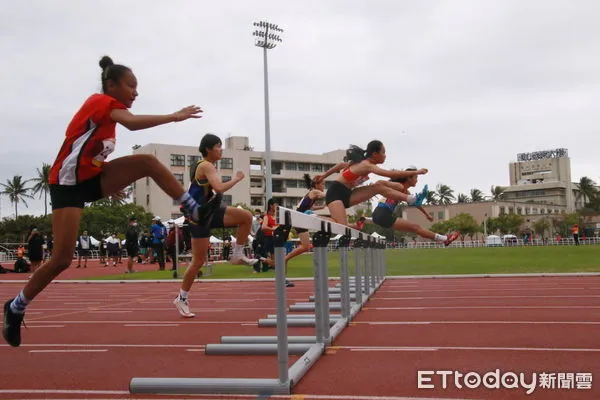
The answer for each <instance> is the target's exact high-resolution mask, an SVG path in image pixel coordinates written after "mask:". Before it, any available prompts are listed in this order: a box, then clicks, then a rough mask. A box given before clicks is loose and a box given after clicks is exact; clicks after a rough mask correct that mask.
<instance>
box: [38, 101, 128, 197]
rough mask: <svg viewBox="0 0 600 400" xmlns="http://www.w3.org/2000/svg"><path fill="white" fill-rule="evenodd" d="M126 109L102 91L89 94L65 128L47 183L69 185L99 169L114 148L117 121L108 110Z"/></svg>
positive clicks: (94, 173)
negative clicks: (61, 143)
mask: <svg viewBox="0 0 600 400" xmlns="http://www.w3.org/2000/svg"><path fill="white" fill-rule="evenodd" d="M116 108H119V109H127V107H126V106H124V105H123V104H122V103H121V102H119V101H118V100H116V99H115V98H113V97H110V96H107V95H105V94H93V95H91V96H90V97H89V98H88V99H87V100H86V101H85V103H83V105H82V106H81V108H80V109H79V111H77V114H75V116H74V117H73V119H72V120H71V123H70V124H69V126H68V127H67V132H66V138H65V141H64V142H63V145H62V147H61V148H60V152H59V153H58V156H57V157H56V161H54V165H52V169H51V170H50V179H49V182H50V184H53V185H56V184H58V185H68V186H73V185H76V184H78V183H79V182H82V181H85V180H87V179H90V178H93V177H94V176H96V175H98V174H99V173H100V172H102V165H103V164H104V160H105V159H106V157H107V156H108V155H109V154H110V153H112V152H113V150H114V149H115V138H116V135H115V131H116V125H117V123H116V122H115V121H113V120H112V119H111V117H110V113H111V111H112V110H114V109H116Z"/></svg>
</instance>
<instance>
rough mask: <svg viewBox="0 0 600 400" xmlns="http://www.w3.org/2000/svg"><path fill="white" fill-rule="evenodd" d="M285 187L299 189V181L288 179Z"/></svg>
mask: <svg viewBox="0 0 600 400" xmlns="http://www.w3.org/2000/svg"><path fill="white" fill-rule="evenodd" d="M285 187H287V188H290V189H292V188H297V187H298V181H297V180H295V179H288V180H286V181H285Z"/></svg>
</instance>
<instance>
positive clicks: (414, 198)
mask: <svg viewBox="0 0 600 400" xmlns="http://www.w3.org/2000/svg"><path fill="white" fill-rule="evenodd" d="M415 201H417V196H416V195H414V194H409V195H408V199H406V202H407V203H408V204H415Z"/></svg>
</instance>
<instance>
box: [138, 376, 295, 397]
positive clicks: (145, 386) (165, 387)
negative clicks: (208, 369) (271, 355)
mask: <svg viewBox="0 0 600 400" xmlns="http://www.w3.org/2000/svg"><path fill="white" fill-rule="evenodd" d="M129 392H130V393H133V394H137V393H144V394H259V395H275V394H286V395H287V394H290V393H291V385H290V382H289V381H288V382H280V381H279V380H278V379H248V378H132V379H131V382H130V383H129Z"/></svg>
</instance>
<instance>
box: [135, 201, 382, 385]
mask: <svg viewBox="0 0 600 400" xmlns="http://www.w3.org/2000/svg"><path fill="white" fill-rule="evenodd" d="M277 217H278V218H277V219H278V223H279V227H278V228H277V230H276V231H275V235H274V236H275V265H276V268H275V288H276V297H277V313H276V314H274V315H269V318H268V320H266V322H267V323H268V324H269V325H274V326H276V327H277V336H254V337H243V336H231V337H222V338H221V344H220V345H210V344H207V346H206V349H207V350H208V351H207V354H208V353H212V354H277V364H278V378H276V379H253V378H252V379H251V378H133V379H132V380H131V381H130V385H129V390H130V392H131V393H145V394H148V393H153V394H259V395H278V394H291V390H292V387H293V386H294V385H295V384H296V383H298V381H299V380H300V379H301V378H302V377H303V376H304V374H306V372H307V371H308V370H309V369H310V368H311V367H312V365H314V363H315V362H317V360H318V359H319V358H320V357H321V355H322V354H324V352H325V349H326V347H327V346H328V345H329V344H330V343H331V342H332V341H333V340H334V339H335V338H336V337H337V336H338V335H339V333H340V332H341V331H342V329H344V327H346V326H348V324H349V322H350V321H351V320H352V319H353V318H354V316H355V315H356V314H357V313H358V312H359V311H360V310H361V309H362V306H363V305H364V303H365V302H367V301H368V299H369V297H370V295H371V294H372V293H373V292H374V290H376V289H377V288H378V287H379V286H380V285H381V284H382V282H383V279H380V280H379V279H378V280H377V282H376V283H375V282H371V279H373V278H377V277H379V276H381V274H380V273H376V271H381V269H379V270H377V269H373V270H371V269H369V270H365V274H364V279H365V281H364V288H365V293H362V288H361V283H362V282H361V281H362V279H363V278H362V276H363V274H361V273H360V272H359V269H360V268H359V267H358V265H357V268H356V273H357V275H355V278H356V279H355V282H358V287H357V288H356V291H355V293H356V294H355V296H352V300H353V301H354V303H353V304H352V305H350V299H351V297H350V283H349V280H348V278H349V277H348V271H347V259H348V257H347V250H348V249H347V247H346V248H344V249H342V251H343V252H344V253H343V254H344V255H343V256H342V264H344V265H343V267H342V269H343V271H342V274H341V275H342V285H341V287H340V298H341V300H342V303H330V302H329V290H330V288H328V286H327V281H328V278H327V253H326V246H321V247H320V248H317V249H316V251H315V267H316V271H315V276H316V278H318V279H315V297H314V300H315V301H314V303H313V302H311V303H308V304H307V305H309V306H312V310H314V311H315V314H311V315H303V316H293V317H291V318H289V319H288V316H287V307H286V305H287V301H286V288H285V268H284V267H285V253H284V247H283V245H284V243H285V241H286V240H287V237H288V234H289V231H290V229H291V228H292V227H297V228H303V229H308V230H312V231H317V232H318V233H319V232H320V233H323V234H324V235H325V237H326V238H327V240H328V239H329V237H330V236H331V235H332V234H336V235H337V234H341V235H344V237H345V238H346V239H348V241H349V239H356V240H357V241H358V242H360V243H367V241H369V238H368V237H366V238H365V234H363V233H361V232H359V231H358V230H356V229H351V228H349V227H347V226H345V225H341V224H337V223H335V222H332V221H330V220H326V219H323V218H319V217H317V216H311V215H307V214H304V213H300V212H297V211H294V210H290V209H287V208H284V207H279V212H278V215H277ZM365 239H366V240H365ZM369 243H372V242H369ZM366 248H367V247H366V246H365V249H366ZM373 250H374V249H373ZM374 253H375V251H374V252H373V255H372V257H376V256H375V254H374ZM357 255H358V253H356V256H355V260H356V261H358V260H360V258H359V257H358V256H357ZM382 260H383V258H381V257H380V258H379V259H378V261H375V260H369V262H373V264H375V265H377V264H378V263H380V262H381V261H382ZM365 261H367V260H365ZM375 265H374V266H375ZM344 269H345V270H344ZM382 278H383V277H382ZM335 309H337V310H340V311H342V314H341V315H340V314H338V315H331V314H330V310H335ZM290 310H292V308H291V307H290ZM308 323H310V324H312V325H316V336H288V333H287V327H288V325H290V326H298V325H303V324H308ZM301 352H303V354H302V355H301V356H300V357H299V359H298V360H297V361H296V362H295V363H294V364H293V365H292V366H291V367H288V361H289V354H300V353H301Z"/></svg>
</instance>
